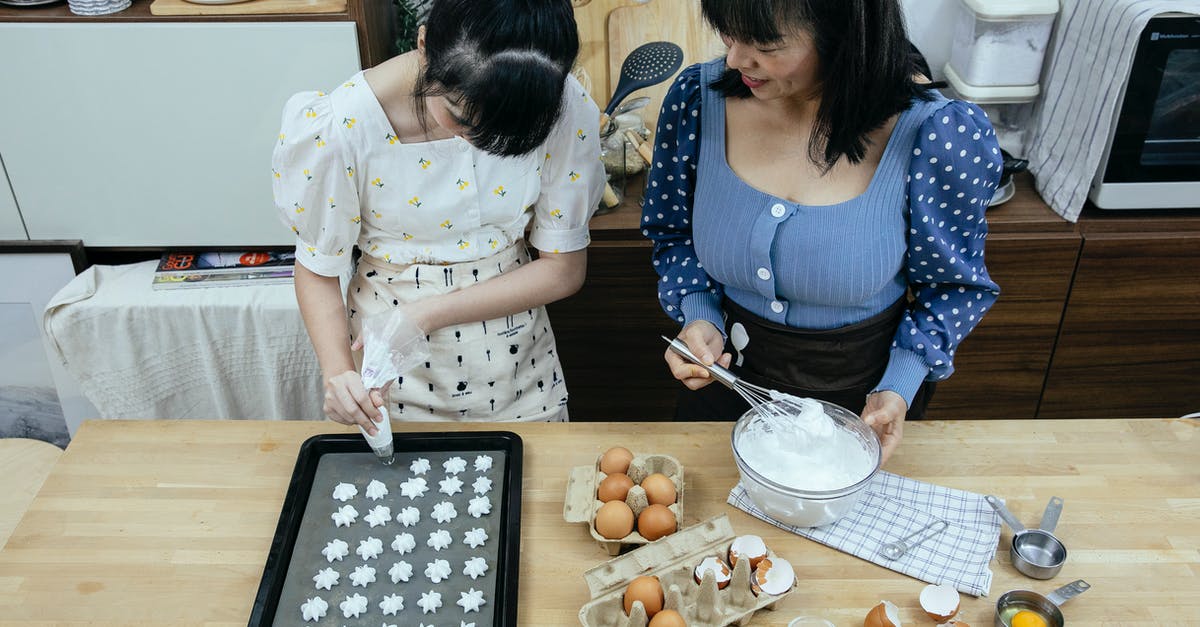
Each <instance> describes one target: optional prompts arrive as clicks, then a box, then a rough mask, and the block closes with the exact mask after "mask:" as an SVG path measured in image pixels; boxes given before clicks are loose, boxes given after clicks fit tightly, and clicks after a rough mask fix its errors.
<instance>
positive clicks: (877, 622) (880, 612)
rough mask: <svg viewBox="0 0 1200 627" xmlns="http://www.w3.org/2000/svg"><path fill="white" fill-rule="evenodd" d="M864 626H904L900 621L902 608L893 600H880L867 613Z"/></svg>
mask: <svg viewBox="0 0 1200 627" xmlns="http://www.w3.org/2000/svg"><path fill="white" fill-rule="evenodd" d="M863 627H904V624H903V623H901V622H900V608H898V607H896V604H895V603H892V602H891V601H880V602H879V605H876V606H875V607H873V608H871V611H870V612H868V613H867V618H866V619H865V620H863Z"/></svg>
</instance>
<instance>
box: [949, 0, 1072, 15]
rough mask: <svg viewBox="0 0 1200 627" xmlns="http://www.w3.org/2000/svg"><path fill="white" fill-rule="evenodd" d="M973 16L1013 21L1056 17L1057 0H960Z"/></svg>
mask: <svg viewBox="0 0 1200 627" xmlns="http://www.w3.org/2000/svg"><path fill="white" fill-rule="evenodd" d="M962 3H963V4H965V5H966V6H967V8H968V9H970V10H971V11H972V12H973V13H975V15H977V16H979V17H983V18H991V19H1013V18H1019V17H1040V16H1045V15H1056V14H1057V13H1058V0H962Z"/></svg>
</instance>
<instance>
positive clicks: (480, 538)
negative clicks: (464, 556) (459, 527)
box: [463, 527, 488, 549]
mask: <svg viewBox="0 0 1200 627" xmlns="http://www.w3.org/2000/svg"><path fill="white" fill-rule="evenodd" d="M487 539H488V534H487V532H486V531H484V530H483V529H480V528H478V527H476V528H475V529H472V530H470V531H468V532H466V533H465V534H463V544H465V545H467V546H469V547H471V548H472V549H477V548H479V547H481V546H483V543H484V542H487Z"/></svg>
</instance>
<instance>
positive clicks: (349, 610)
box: [338, 592, 367, 618]
mask: <svg viewBox="0 0 1200 627" xmlns="http://www.w3.org/2000/svg"><path fill="white" fill-rule="evenodd" d="M338 607H340V608H342V616H345V617H346V618H352V617H353V618H358V615H359V614H362V613H363V612H365V611H367V597H365V596H363V595H361V594H359V593H357V592H355V593H354V596H349V597H346V600H345V601H342V602H341V603H339V604H338Z"/></svg>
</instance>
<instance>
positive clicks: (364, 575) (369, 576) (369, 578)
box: [350, 566, 375, 609]
mask: <svg viewBox="0 0 1200 627" xmlns="http://www.w3.org/2000/svg"><path fill="white" fill-rule="evenodd" d="M369 583H375V569H374V568H372V567H370V566H355V567H354V572H352V573H350V585H352V586H359V587H361V588H366V587H367V584H369ZM364 609H365V608H364Z"/></svg>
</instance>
